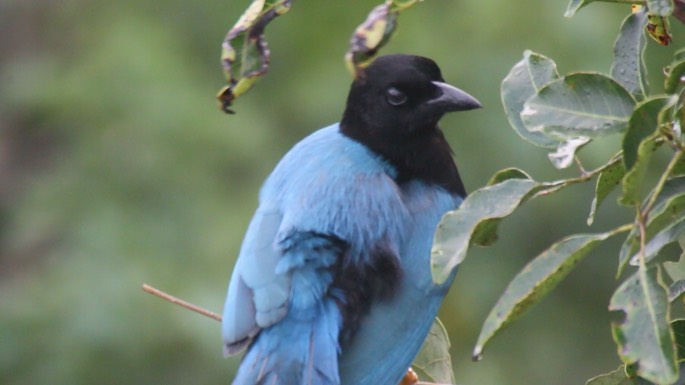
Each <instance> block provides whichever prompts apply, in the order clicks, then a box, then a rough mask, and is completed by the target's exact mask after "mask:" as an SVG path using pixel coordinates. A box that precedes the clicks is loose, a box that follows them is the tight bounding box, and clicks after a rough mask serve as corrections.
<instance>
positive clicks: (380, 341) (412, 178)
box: [222, 54, 481, 385]
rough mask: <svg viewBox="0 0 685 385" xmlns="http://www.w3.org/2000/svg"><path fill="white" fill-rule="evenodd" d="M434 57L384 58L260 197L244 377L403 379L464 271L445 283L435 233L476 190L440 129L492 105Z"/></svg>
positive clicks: (230, 322) (240, 277)
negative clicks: (450, 79)
mask: <svg viewBox="0 0 685 385" xmlns="http://www.w3.org/2000/svg"><path fill="white" fill-rule="evenodd" d="M480 107H481V104H480V102H479V101H478V100H476V99H475V98H474V97H473V96H471V95H469V94H467V93H466V92H464V91H462V90H460V89H458V88H456V87H454V86H452V85H450V84H448V83H446V82H445V80H444V79H443V76H442V73H441V70H440V68H439V67H438V65H437V64H436V63H435V62H434V61H433V60H431V59H429V58H425V57H421V56H415V55H406V54H391V55H385V56H380V57H378V58H377V59H376V60H374V61H373V62H372V63H371V64H370V65H368V66H367V67H366V68H364V70H363V72H362V73H360V74H359V76H357V77H356V79H355V80H353V82H352V85H351V87H350V90H349V94H348V97H347V102H346V106H345V109H344V112H343V115H342V119H341V120H340V122H339V123H335V124H332V125H330V126H327V127H325V128H322V129H319V130H317V131H315V132H313V133H312V134H310V135H309V136H307V137H306V138H304V139H303V140H301V141H300V142H299V143H297V144H296V145H295V146H294V147H293V148H292V149H291V150H290V151H288V152H287V153H286V154H285V156H284V157H283V158H282V159H281V160H280V162H279V163H278V164H277V165H276V167H275V168H274V170H273V171H272V173H271V174H270V175H269V176H268V177H267V179H266V181H265V182H264V184H263V186H262V188H261V190H260V193H259V204H258V207H257V210H256V212H255V214H254V216H253V218H252V220H251V221H250V224H249V225H248V228H247V231H246V234H245V237H244V240H243V242H242V245H241V247H240V252H239V254H238V258H237V260H236V264H235V266H234V269H233V272H232V274H231V278H230V282H229V287H228V294H227V297H226V302H225V305H224V311H223V318H222V336H223V350H224V354H225V355H234V354H238V353H240V352H241V351H243V350H246V353H245V355H244V356H243V358H242V360H241V362H240V365H239V368H238V371H237V374H236V376H235V378H234V379H233V385H262V384H263V385H397V384H398V382H399V381H400V380H401V379H402V378H403V376H404V374H405V373H406V372H407V369H408V368H409V366H410V365H411V362H412V360H413V359H414V357H415V356H416V354H417V353H418V351H419V348H420V347H421V345H422V342H423V341H424V339H425V338H426V335H427V333H428V331H429V329H430V326H431V325H432V323H433V321H434V319H435V317H436V314H437V312H438V309H439V307H440V305H441V303H442V300H443V298H444V296H445V294H446V293H447V290H448V289H449V287H450V285H451V283H452V281H453V279H454V275H455V274H456V269H455V270H454V271H452V273H451V275H450V277H449V279H447V281H446V282H445V283H443V284H440V285H438V284H435V283H434V282H433V280H432V278H431V273H430V254H431V246H432V240H433V234H434V232H435V230H436V226H437V225H438V223H439V221H440V219H441V217H442V216H443V214H445V213H446V212H448V211H450V210H454V209H456V208H457V207H458V206H459V205H460V203H461V202H462V201H463V200H464V198H465V197H466V191H465V188H464V185H463V183H462V180H461V178H460V176H459V172H458V170H457V167H456V164H455V162H454V160H453V153H452V150H451V148H450V146H449V144H448V142H447V140H446V139H445V136H444V134H443V132H442V130H441V128H440V127H439V125H438V122H439V120H440V119H441V118H442V117H443V116H444V115H445V114H446V113H449V112H454V111H467V110H472V109H476V108H480Z"/></svg>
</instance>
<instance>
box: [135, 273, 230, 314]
mask: <svg viewBox="0 0 685 385" xmlns="http://www.w3.org/2000/svg"><path fill="white" fill-rule="evenodd" d="M143 290H144V291H146V292H148V293H150V294H152V295H155V296H157V297H159V298H162V299H164V300H167V301H169V302H171V303H173V304H175V305H179V306H181V307H184V308H186V309H188V310H192V311H194V312H196V313H200V314H202V315H203V316H205V317H209V318H211V319H213V320H217V321H219V322H221V316H220V315H219V314H216V313H214V312H211V311H209V310H207V309H203V308H201V307H199V306H197V305H193V304H192V303H190V302H187V301H184V300H182V299H180V298H176V297H174V296H173V295H170V294H167V293H165V292H163V291H161V290H159V289H155V288H154V287H152V286H150V285H148V284H145V283H144V284H143Z"/></svg>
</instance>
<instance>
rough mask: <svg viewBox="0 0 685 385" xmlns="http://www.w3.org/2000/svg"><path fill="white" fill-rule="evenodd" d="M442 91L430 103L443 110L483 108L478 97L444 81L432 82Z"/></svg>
mask: <svg viewBox="0 0 685 385" xmlns="http://www.w3.org/2000/svg"><path fill="white" fill-rule="evenodd" d="M432 83H433V84H434V85H435V86H436V87H438V88H439V89H440V91H442V93H441V94H440V95H439V96H438V97H436V98H434V99H431V100H429V101H428V105H429V106H431V107H433V108H437V109H440V110H441V111H442V112H451V111H468V110H473V109H476V108H482V107H483V105H481V104H480V102H479V101H478V100H476V98H474V97H473V96H471V95H469V94H467V93H466V92H464V91H462V90H460V89H459V88H457V87H455V86H452V85H449V84H447V83H443V82H432Z"/></svg>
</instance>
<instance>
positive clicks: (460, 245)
mask: <svg viewBox="0 0 685 385" xmlns="http://www.w3.org/2000/svg"><path fill="white" fill-rule="evenodd" d="M539 186H540V183H538V182H535V181H533V180H530V179H508V180H505V181H504V182H501V183H498V184H495V185H492V186H487V187H483V188H481V189H478V190H476V191H474V192H473V193H471V194H470V195H469V196H468V197H466V200H464V202H463V203H462V204H461V206H459V208H458V209H457V210H454V211H450V212H448V213H447V214H445V215H444V216H443V217H442V220H441V221H440V224H438V227H437V230H436V232H435V237H434V239H433V248H432V249H431V273H432V275H433V281H434V282H435V283H436V284H442V283H444V282H445V281H446V280H447V278H448V277H449V276H450V275H451V274H452V272H453V271H454V268H455V267H456V266H457V265H459V264H460V263H461V261H463V260H464V257H465V256H466V251H467V250H468V248H469V246H470V245H471V243H476V244H483V243H488V242H491V241H492V240H493V239H495V238H496V230H497V223H498V221H499V220H501V219H502V218H504V217H506V216H508V215H510V214H511V213H512V212H514V210H516V208H517V207H518V206H519V205H520V204H521V203H523V202H524V201H525V199H526V198H527V197H528V196H529V194H530V193H531V192H533V191H534V190H535V189H536V188H538V187H539ZM484 223H485V225H484V226H486V227H482V224H484ZM479 225H481V226H480V227H479ZM477 228H479V229H478V230H479V231H478V232H476V229H477Z"/></svg>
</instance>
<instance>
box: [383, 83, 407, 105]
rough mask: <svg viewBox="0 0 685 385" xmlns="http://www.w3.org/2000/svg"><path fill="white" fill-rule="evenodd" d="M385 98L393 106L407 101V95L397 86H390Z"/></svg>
mask: <svg viewBox="0 0 685 385" xmlns="http://www.w3.org/2000/svg"><path fill="white" fill-rule="evenodd" d="M385 98H386V99H387V100H388V103H390V104H392V105H393V106H399V105H402V104H404V103H405V102H406V101H407V95H405V94H404V92H402V91H400V90H398V89H397V88H395V87H390V88H388V90H387V91H385Z"/></svg>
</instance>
